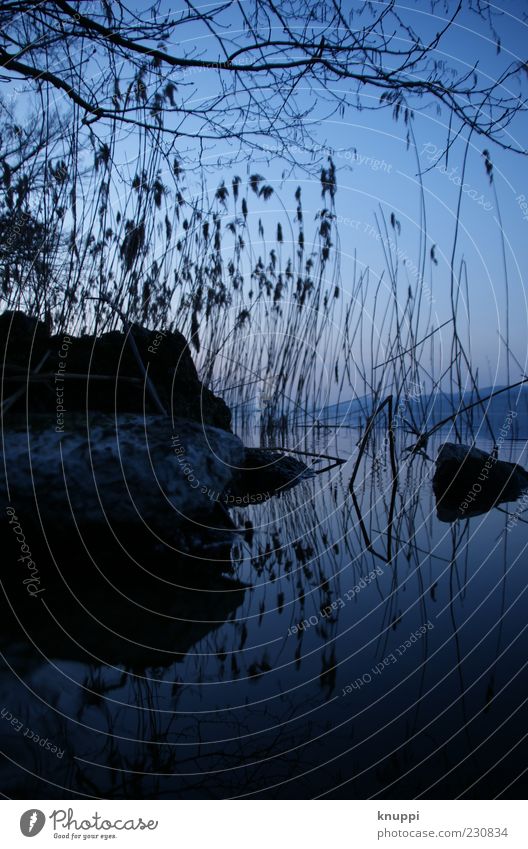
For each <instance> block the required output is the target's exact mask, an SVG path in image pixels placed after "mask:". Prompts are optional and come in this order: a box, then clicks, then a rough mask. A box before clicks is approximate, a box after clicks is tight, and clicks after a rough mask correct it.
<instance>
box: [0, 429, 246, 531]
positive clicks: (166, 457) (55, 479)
mask: <svg viewBox="0 0 528 849" xmlns="http://www.w3.org/2000/svg"><path fill="white" fill-rule="evenodd" d="M4 455H5V469H6V472H5V476H2V482H1V483H0V491H1V495H2V498H3V500H4V503H5V504H7V503H10V505H11V508H12V509H13V510H14V512H15V513H16V514H17V515H19V514H20V518H22V515H24V516H25V517H26V518H27V520H29V521H30V520H31V518H32V516H38V519H39V522H41V523H42V526H43V528H44V530H46V529H52V528H57V527H61V528H64V527H65V526H70V527H71V526H72V525H74V524H76V525H79V526H80V527H81V530H82V533H86V531H87V529H89V528H90V527H91V528H95V529H97V528H98V527H100V528H102V527H105V526H106V525H107V524H108V525H109V526H110V527H111V528H114V527H127V526H128V527H135V526H138V525H144V526H145V527H146V528H147V529H148V532H149V534H150V535H151V536H152V542H153V543H154V542H155V541H156V536H157V535H159V536H161V537H162V539H165V540H169V541H170V540H174V539H176V538H177V534H176V529H178V528H180V527H182V526H189V527H191V528H194V529H197V531H198V532H199V533H200V534H202V532H203V533H206V532H207V529H208V528H209V527H211V526H212V527H213V528H219V529H222V528H223V529H225V528H229V517H228V516H227V514H226V511H225V508H224V507H223V505H222V495H223V493H224V491H225V490H226V489H227V487H228V485H229V484H230V482H231V479H232V476H233V469H236V468H237V467H238V466H240V464H241V463H242V461H243V458H244V449H243V446H242V443H241V441H240V440H239V439H238V437H236V436H234V435H233V434H232V433H228V432H227V431H225V430H221V429H219V428H214V427H203V426H201V425H199V424H197V423H196V422H190V421H187V420H183V419H175V420H174V421H173V422H172V423H171V422H170V420H169V419H168V418H165V417H163V416H148V417H143V416H137V415H134V414H122V415H119V416H117V417H116V416H112V415H108V414H104V413H93V414H91V415H89V416H88V417H87V416H86V415H82V414H80V413H76V414H73V413H72V414H71V416H70V420H69V428H68V430H67V432H66V431H65V432H64V433H57V432H56V431H55V429H54V428H53V427H52V426H50V421H49V417H48V416H45V415H38V416H37V415H33V416H32V417H31V419H30V422H29V427H28V425H27V423H26V420H25V418H24V417H18V418H15V417H13V418H12V421H11V424H10V426H9V427H8V428H5V429H4ZM7 487H8V491H7Z"/></svg>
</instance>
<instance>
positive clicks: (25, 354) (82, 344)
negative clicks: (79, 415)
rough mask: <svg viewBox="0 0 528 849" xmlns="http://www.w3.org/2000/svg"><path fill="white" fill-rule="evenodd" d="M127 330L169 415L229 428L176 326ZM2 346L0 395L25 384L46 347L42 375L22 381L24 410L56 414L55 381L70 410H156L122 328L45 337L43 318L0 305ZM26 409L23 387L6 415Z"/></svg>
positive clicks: (223, 408) (225, 410)
mask: <svg viewBox="0 0 528 849" xmlns="http://www.w3.org/2000/svg"><path fill="white" fill-rule="evenodd" d="M131 334H132V335H133V337H134V341H135V343H136V346H137V349H138V352H139V354H140V356H141V359H142V361H143V364H144V366H145V368H146V369H148V375H149V378H150V380H151V381H152V383H153V384H154V386H155V388H156V391H157V393H158V395H159V398H160V400H161V401H162V403H163V406H164V407H165V409H166V410H167V412H168V413H169V414H170V415H172V414H173V415H176V416H178V417H179V418H186V419H191V420H193V421H199V422H203V423H204V424H209V425H213V426H214V427H219V428H222V429H224V430H230V428H231V413H230V411H229V408H228V407H227V405H226V404H225V403H224V401H223V400H222V399H221V398H218V397H216V396H215V395H214V394H213V393H212V392H211V391H210V390H209V389H207V388H206V387H205V386H203V384H202V383H201V382H200V380H199V378H198V374H197V371H196V368H195V365H194V363H193V360H192V357H191V353H190V350H189V346H188V345H187V342H186V340H185V338H184V337H183V336H182V334H181V333H179V332H178V331H172V332H170V331H164V330H160V331H155V330H147V329H146V328H143V327H140V326H139V325H137V324H135V325H133V326H132V328H131ZM0 352H1V356H2V362H3V363H4V398H7V397H8V396H9V395H10V394H12V393H13V392H14V391H15V390H16V389H17V388H18V387H20V386H21V385H23V383H25V381H26V380H27V376H28V372H29V371H33V370H34V369H35V368H36V367H37V365H38V364H39V363H40V362H41V360H42V358H43V357H44V356H45V355H46V354H47V359H46V361H45V362H44V364H43V365H42V367H41V369H40V372H41V377H39V378H38V379H37V380H31V382H30V383H29V386H28V388H27V398H28V402H29V403H28V407H29V411H30V414H38V413H48V414H49V415H52V416H53V415H55V410H56V406H57V394H56V390H57V387H59V388H60V389H61V390H63V392H62V393H61V396H60V397H61V398H62V399H63V402H64V403H63V406H64V408H65V410H66V411H67V412H68V413H69V412H75V411H85V410H87V409H88V411H99V412H109V413H112V412H115V411H117V412H118V413H125V412H135V413H143V412H146V413H158V412H159V409H158V408H157V407H156V405H155V403H154V401H153V399H152V397H151V394H150V393H149V391H148V388H147V387H146V385H145V378H144V374H143V372H142V370H141V368H140V366H139V365H138V361H137V358H136V356H135V354H134V351H133V348H132V345H131V342H130V335H129V334H127V333H121V332H119V331H113V332H111V333H103V334H101V335H100V336H91V335H83V336H80V337H76V336H72V335H69V334H60V335H55V336H51V335H50V334H49V332H48V329H47V327H46V325H45V324H44V323H43V322H41V321H38V320H37V319H34V318H30V317H28V316H26V315H25V314H24V313H23V312H4V313H3V314H2V315H0ZM46 375H47V376H48V377H47V379H45V376H46ZM56 376H58V378H59V379H58V380H56V379H55V378H56ZM50 389H51V391H50ZM25 410H26V394H25V393H24V394H22V395H21V396H20V398H19V399H18V401H17V402H16V403H15V404H14V405H12V406H11V407H10V410H9V414H10V415H11V414H12V413H17V412H24V411H25Z"/></svg>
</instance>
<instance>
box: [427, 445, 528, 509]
mask: <svg viewBox="0 0 528 849" xmlns="http://www.w3.org/2000/svg"><path fill="white" fill-rule="evenodd" d="M526 489H528V472H526V471H525V470H524V469H523V468H522V466H519V465H518V464H516V463H507V462H505V461H504V460H499V459H498V458H496V457H495V456H494V455H493V454H487V453H486V452H485V451H481V450H480V449H479V448H475V447H471V446H468V445H455V444H454V443H452V442H446V443H445V444H444V445H442V447H441V448H440V450H439V452H438V457H437V459H436V470H435V474H434V478H433V491H434V493H435V496H436V499H437V513H438V518H439V519H440V520H441V521H444V522H454V521H455V520H456V519H463V518H469V517H471V516H477V515H480V514H481V513H486V512H487V511H489V510H491V508H492V507H494V506H496V505H497V504H500V503H502V502H505V501H516V500H517V499H518V498H519V497H520V496H521V495H522V493H523V492H524V490H526Z"/></svg>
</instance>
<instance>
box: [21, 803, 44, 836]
mask: <svg viewBox="0 0 528 849" xmlns="http://www.w3.org/2000/svg"><path fill="white" fill-rule="evenodd" d="M45 822H46V815H45V814H43V813H42V811H39V810H38V809H37V808H31V809H30V810H29V811H25V813H23V814H22V816H21V817H20V831H21V832H22V834H23V835H24V837H35V835H36V834H38V833H39V832H40V831H42V829H43V828H44V825H45Z"/></svg>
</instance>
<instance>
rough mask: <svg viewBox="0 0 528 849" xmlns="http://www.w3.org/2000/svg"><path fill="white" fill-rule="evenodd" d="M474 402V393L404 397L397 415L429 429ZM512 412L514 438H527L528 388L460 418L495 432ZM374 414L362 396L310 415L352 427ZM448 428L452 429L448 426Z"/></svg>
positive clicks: (484, 391)
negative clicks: (486, 424)
mask: <svg viewBox="0 0 528 849" xmlns="http://www.w3.org/2000/svg"><path fill="white" fill-rule="evenodd" d="M502 388H503V387H501V386H495V387H490V386H487V387H483V388H482V389H479V396H480V397H481V398H482V399H484V398H486V396H488V395H490V394H491V393H492V392H497V391H498V390H500V389H502ZM475 401H478V397H477V395H476V394H475V393H474V392H464V393H462V394H456V393H453V394H451V393H440V392H437V393H434V394H423V395H419V396H417V397H413V398H409V399H405V398H402V399H401V400H400V404H399V405H397V406H396V408H395V410H394V414H395V415H398V416H399V418H400V419H402V420H403V419H406V420H408V421H409V422H412V421H414V422H416V423H417V424H420V423H421V422H423V421H425V420H426V421H427V428H428V429H429V428H431V427H433V426H434V425H435V424H437V423H438V422H440V421H442V419H444V418H446V417H447V416H449V415H451V414H452V413H453V412H454V411H456V410H463V408H464V407H467V406H469V405H470V404H473V403H474V402H475ZM511 411H512V412H514V413H517V415H516V416H514V417H513V426H512V427H511V428H510V430H511V436H512V437H514V438H516V439H519V438H528V387H524V386H522V387H517V388H516V389H512V390H510V391H509V392H503V393H502V394H501V395H498V396H495V397H493V398H491V399H489V400H487V401H483V404H482V405H480V404H477V405H476V406H475V407H473V408H472V409H471V410H469V411H466V412H461V413H460V417H461V418H465V419H467V420H468V421H471V422H472V424H473V427H475V428H478V427H479V426H480V425H481V423H483V422H484V420H485V418H486V417H487V418H488V421H489V423H490V424H491V426H492V428H493V430H494V431H500V429H501V428H502V427H503V425H504V423H505V422H506V421H507V420H508V418H509V413H510V412H511ZM371 412H372V399H371V398H370V397H369V396H363V397H361V398H356V399H354V400H351V401H340V402H339V404H331V405H328V406H325V407H322V408H321V409H319V410H313V411H312V413H311V415H312V417H313V420H314V421H318V422H320V423H321V424H327V425H336V426H339V425H347V426H352V427H353V426H359V425H364V424H365V420H366V417H367V415H369V414H370V413H371ZM401 423H402V422H401ZM446 426H447V427H449V425H446Z"/></svg>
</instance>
